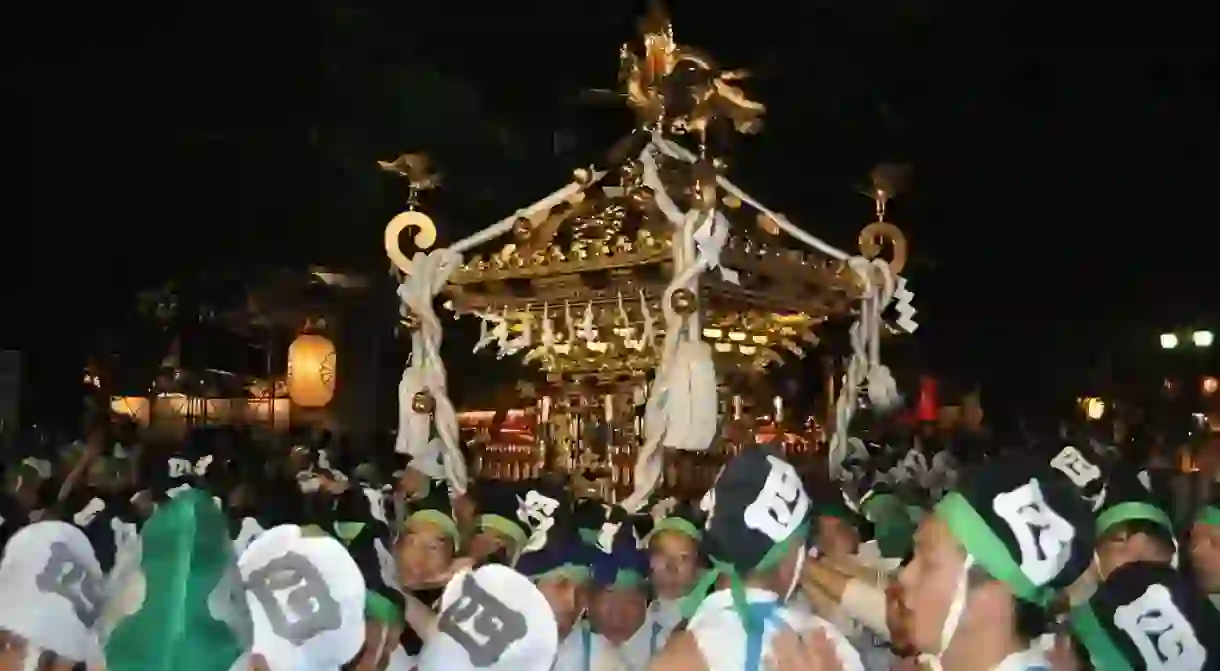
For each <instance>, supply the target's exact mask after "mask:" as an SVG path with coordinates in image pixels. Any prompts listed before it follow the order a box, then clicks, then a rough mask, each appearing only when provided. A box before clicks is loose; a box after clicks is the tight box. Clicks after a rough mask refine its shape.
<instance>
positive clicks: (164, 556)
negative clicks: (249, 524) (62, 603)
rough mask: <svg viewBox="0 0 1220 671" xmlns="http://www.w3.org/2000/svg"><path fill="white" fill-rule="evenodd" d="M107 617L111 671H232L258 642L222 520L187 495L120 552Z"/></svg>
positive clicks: (206, 500)
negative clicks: (255, 638) (248, 647)
mask: <svg viewBox="0 0 1220 671" xmlns="http://www.w3.org/2000/svg"><path fill="white" fill-rule="evenodd" d="M109 591H110V601H109V603H108V604H107V607H106V612H105V613H104V615H103V623H102V629H103V632H105V631H107V630H108V631H109V636H108V637H106V644H105V650H106V668H107V671H150V670H151V669H173V670H174V671H229V669H230V668H231V667H232V665H233V663H234V662H235V661H236V660H237V659H238V657H239V656H241V654H242V653H243V652H244V651H245V650H246V648H247V646H248V644H249V641H250V640H251V638H252V632H251V624H250V614H249V611H248V610H247V608H246V602H245V597H244V591H243V588H242V583H241V575H240V573H239V572H238V570H237V563H236V558H235V557H234V555H233V544H232V541H231V540H230V539H229V529H228V524H227V523H226V520H225V517H224V514H223V513H221V511H220V509H219V508H218V507H217V505H216V503H215V502H214V501H213V500H212V497H211V495H209V494H207V493H206V492H204V491H202V490H198V489H191V490H187V491H185V492H183V493H182V494H180V495H179V496H178V497H177V498H175V499H173V500H171V501H170V502H168V503H167V504H165V505H164V506H162V507H161V508H160V509H158V510H157V512H156V514H154V515H153V516H152V517H151V518H150V519H149V520H148V522H147V523H145V525H144V529H143V530H142V531H141V532H140V535H139V536H138V537H136V538H135V539H134V540H133V541H132V542H131V543H129V544H128V545H126V546H124V547H123V548H121V549H120V550H119V558H118V560H117V561H116V565H115V569H114V572H113V573H112V575H111V579H110V589H109Z"/></svg>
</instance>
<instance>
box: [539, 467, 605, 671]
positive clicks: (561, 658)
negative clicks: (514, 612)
mask: <svg viewBox="0 0 1220 671" xmlns="http://www.w3.org/2000/svg"><path fill="white" fill-rule="evenodd" d="M544 491H546V492H547V493H544ZM548 494H550V495H548ZM562 495H563V493H562V492H560V491H556V490H554V489H552V488H533V487H532V488H531V489H530V490H529V491H528V492H527V493H526V498H524V499H523V500H522V503H521V506H522V509H521V511H520V517H521V518H522V519H526V520H529V523H530V527H531V529H532V531H531V533H530V538H529V541H528V542H527V543H526V545H525V548H526V551H525V552H524V553H522V554H521V556H520V557H519V558H518V559H517V566H516V568H517V570H518V571H520V572H521V574H522V575H525V576H526V577H528V578H529V579H530V580H532V581H533V582H534V584H535V585H537V586H538V590H539V591H541V592H542V595H543V596H544V597H545V598H546V601H547V603H548V604H550V606H551V612H552V613H553V614H554V616H555V623H556V627H557V628H558V633H559V651H558V653H557V654H556V657H555V666H554V667H553V668H554V671H622V669H623V668H624V666H623V661H622V657H621V656H620V655H619V653H618V650H617V649H615V647H614V646H613V645H611V643H610V642H609V641H608V640H606V638H605V637H604V636H602V635H601V634H598V633H596V632H594V631H593V630H592V629H591V628H590V626H589V623H588V622H587V621H586V620H584V619H583V618H582V615H583V614H584V612H585V608H586V604H587V589H588V583H589V577H590V572H591V571H590V564H591V559H592V557H591V549H590V548H589V546H588V545H586V544H585V543H583V542H582V541H581V540H580V538H579V535H578V534H577V531H576V529H575V527H574V525H573V522H572V518H571V516H570V508H569V506H570V502H568V501H565V500H563V498H562Z"/></svg>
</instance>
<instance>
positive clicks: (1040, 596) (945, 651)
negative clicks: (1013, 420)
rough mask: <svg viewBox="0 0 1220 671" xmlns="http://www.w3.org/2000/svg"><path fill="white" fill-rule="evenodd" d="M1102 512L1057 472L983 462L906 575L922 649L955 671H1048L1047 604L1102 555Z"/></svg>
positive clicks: (953, 495)
mask: <svg viewBox="0 0 1220 671" xmlns="http://www.w3.org/2000/svg"><path fill="white" fill-rule="evenodd" d="M1093 539H1094V533H1093V516H1092V513H1091V511H1090V510H1089V508H1088V505H1087V504H1086V503H1085V502H1084V500H1083V499H1082V498H1081V497H1080V495H1079V494H1078V493H1077V491H1076V490H1075V489H1073V488H1072V487H1070V486H1069V485H1068V484H1067V483H1065V482H1063V480H1062V478H1061V477H1059V476H1057V475H1055V474H1054V473H1053V471H1052V469H1050V468H1049V467H1048V466H1046V465H1044V464H1042V463H1038V462H1034V461H1026V460H1022V459H1017V458H1008V459H1004V460H1002V461H993V462H989V463H987V464H985V465H983V466H982V467H981V468H980V469H979V470H978V471H977V472H975V473H974V474H972V476H971V477H970V478H968V479H967V480H966V481H965V482H964V483H963V484H962V485H961V486H959V488H958V489H957V490H955V491H953V492H950V493H949V494H947V495H945V497H944V498H942V499H941V500H940V502H939V503H937V504H936V507H935V509H934V511H933V513H932V514H931V515H930V516H929V517H928V518H927V519H925V520H924V523H923V524H922V525H921V527H920V529H919V531H918V533H917V534H916V537H915V551H914V555H913V557H912V559H911V561H910V563H908V564H907V565H906V567H905V568H903V569H902V571H901V573H900V574H899V581H900V583H901V586H902V596H903V601H904V602H905V605H906V606H907V608H909V609H910V611H911V620H910V621H911V624H912V626H911V632H910V633H911V638H912V643H913V644H914V645H915V646H916V647H917V648H918V649H919V650H920V651H921V652H922V653H924V654H925V655H927V656H929V657H931V658H932V660H933V661H935V662H936V663H938V664H939V665H940V666H941V667H942V668H943V669H944V670H945V671H976V670H977V671H987V670H997V671H998V670H1003V671H1009V670H1013V671H1015V670H1018V669H1045V668H1048V662H1047V660H1046V659H1045V656H1044V655H1043V653H1042V652H1041V651H1040V650H1039V649H1037V648H1034V647H1032V644H1033V642H1034V641H1035V640H1036V639H1038V638H1039V637H1040V636H1041V635H1042V634H1043V633H1044V628H1045V626H1046V621H1047V615H1046V612H1045V610H1044V609H1045V607H1046V605H1047V604H1048V603H1050V601H1051V599H1052V597H1053V596H1054V594H1055V592H1056V591H1057V590H1059V589H1062V588H1064V587H1066V586H1067V585H1070V584H1071V583H1073V582H1074V581H1075V580H1076V579H1077V578H1078V577H1079V576H1080V575H1081V574H1082V573H1083V572H1084V571H1085V570H1086V569H1087V567H1088V566H1089V564H1090V562H1091V560H1092V558H1093Z"/></svg>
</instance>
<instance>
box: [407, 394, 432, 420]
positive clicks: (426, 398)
mask: <svg viewBox="0 0 1220 671" xmlns="http://www.w3.org/2000/svg"><path fill="white" fill-rule="evenodd" d="M411 409H412V410H414V411H415V412H417V413H419V414H421V415H427V414H430V413H431V412H432V411H433V410H435V409H436V399H435V398H432V394H429V393H428V392H426V391H419V392H415V396H413V397H411Z"/></svg>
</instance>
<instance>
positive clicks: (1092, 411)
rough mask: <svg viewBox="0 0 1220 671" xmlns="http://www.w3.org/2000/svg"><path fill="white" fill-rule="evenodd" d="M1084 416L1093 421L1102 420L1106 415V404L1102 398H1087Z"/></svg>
mask: <svg viewBox="0 0 1220 671" xmlns="http://www.w3.org/2000/svg"><path fill="white" fill-rule="evenodd" d="M1084 414H1085V416H1086V417H1088V418H1089V419H1092V420H1098V419H1101V418H1102V417H1103V416H1104V415H1105V414H1106V402H1105V401H1103V400H1101V399H1100V398H1086V399H1085V400H1084Z"/></svg>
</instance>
